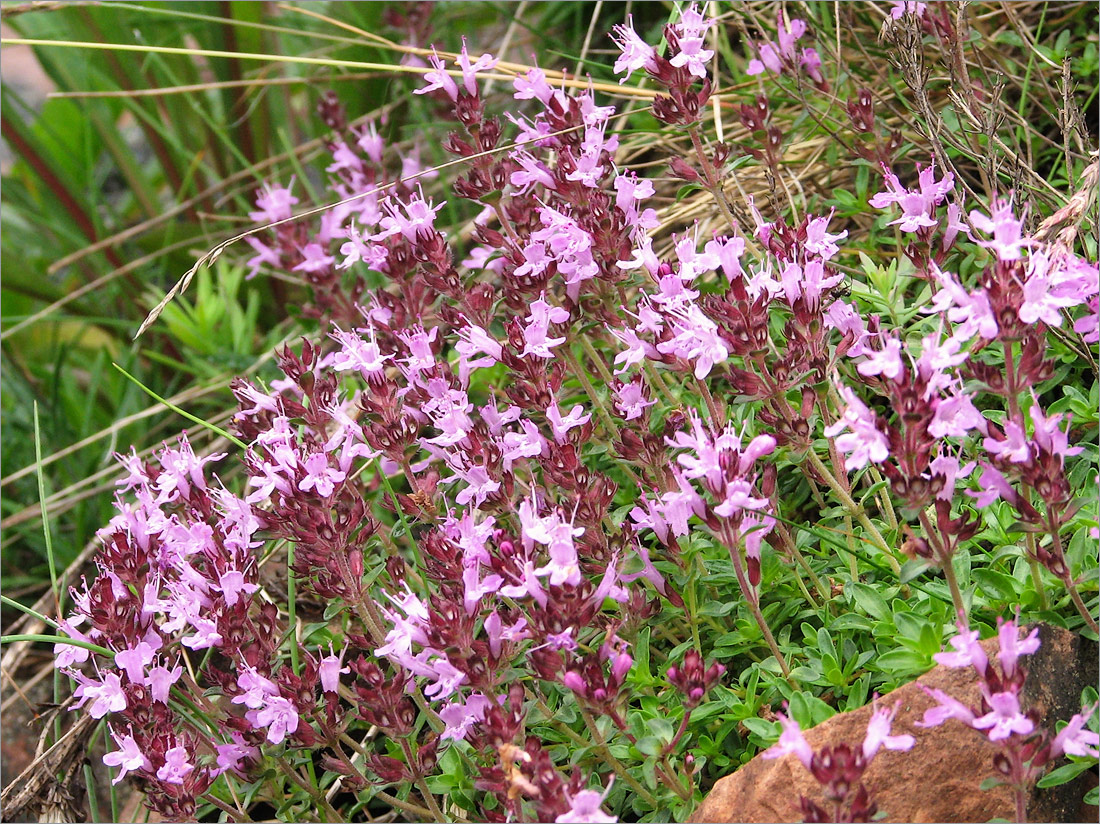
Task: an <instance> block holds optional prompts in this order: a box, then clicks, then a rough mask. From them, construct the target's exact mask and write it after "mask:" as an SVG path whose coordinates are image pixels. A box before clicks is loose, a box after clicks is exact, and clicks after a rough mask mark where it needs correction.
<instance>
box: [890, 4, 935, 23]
mask: <svg viewBox="0 0 1100 824" xmlns="http://www.w3.org/2000/svg"><path fill="white" fill-rule="evenodd" d="M927 9H928V4H927V3H916V2H913V0H897V2H895V3H894V5H893V7H892V8H891V9H890V16H891V17H893V18H894V19H895V20H900V19H901V18H902V17H904V16H905V15H907V14H913V15H916V16H917V17H924V14H925V12H926V11H927Z"/></svg>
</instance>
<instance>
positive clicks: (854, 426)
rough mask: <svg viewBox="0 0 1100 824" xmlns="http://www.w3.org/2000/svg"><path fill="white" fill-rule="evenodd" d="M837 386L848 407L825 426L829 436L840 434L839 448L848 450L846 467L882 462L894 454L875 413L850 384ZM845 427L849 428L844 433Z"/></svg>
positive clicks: (856, 467)
mask: <svg viewBox="0 0 1100 824" xmlns="http://www.w3.org/2000/svg"><path fill="white" fill-rule="evenodd" d="M837 390H838V391H839V392H840V395H841V397H842V398H843V399H844V402H845V404H846V407H845V409H844V414H843V416H841V418H840V420H838V421H837V422H836V423H834V424H833V425H832V426H827V427H825V437H826V438H834V437H836V446H837V449H839V450H840V451H841V452H846V453H848V457H847V458H846V459H845V460H844V468H845V469H846V470H847V471H849V472H851V471H852V470H853V469H862V468H863V467H865V466H867V464H868V463H871V462H874V463H882V462H883V461H885V460H886V459H887V458H888V457H889V456H890V444H889V441H887V440H886V436H885V435H883V434H882V432H881V431H879V429H878V427H877V426H875V414H874V413H873V412H872V411H871V410H870V409H868V408H867V406H866V405H865V404H864V403H863V401H861V400H860V399H859V398H858V397H856V394H855V392H853V391H852V390H851V389H849V388H848V387H847V386H844V385H843V384H841V385H839V386H837ZM845 429H847V430H849V431H848V432H846V433H845V434H843V435H840V433H841V432H843V431H844V430H845ZM838 435H840V436H839V437H837V436H838Z"/></svg>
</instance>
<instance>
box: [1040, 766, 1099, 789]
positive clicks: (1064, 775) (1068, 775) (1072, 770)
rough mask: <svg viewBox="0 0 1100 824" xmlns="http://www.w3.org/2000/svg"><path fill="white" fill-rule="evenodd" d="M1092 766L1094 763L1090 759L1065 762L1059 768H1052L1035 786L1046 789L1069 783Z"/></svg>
mask: <svg viewBox="0 0 1100 824" xmlns="http://www.w3.org/2000/svg"><path fill="white" fill-rule="evenodd" d="M1091 767H1092V763H1091V762H1089V761H1072V762H1070V763H1069V764H1063V765H1062V766H1061V767H1059V768H1058V769H1056V770H1052V771H1051V772H1049V773H1048V774H1047V775H1044V776H1043V777H1042V778H1040V779H1039V780H1038V781H1037V782H1036V784H1035V786H1036V787H1040V788H1042V789H1045V788H1047V787H1058V786H1060V785H1062V784H1068V783H1069V782H1070V781H1072V780H1073V779H1075V778H1076V777H1077V776H1079V775H1080V774H1081V773H1083V772H1085V771H1086V770H1088V769H1090V768H1091Z"/></svg>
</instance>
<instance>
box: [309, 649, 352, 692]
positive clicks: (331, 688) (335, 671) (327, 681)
mask: <svg viewBox="0 0 1100 824" xmlns="http://www.w3.org/2000/svg"><path fill="white" fill-rule="evenodd" d="M346 650H347V647H342V648H341V649H340V654H339V655H336V654H335V653H334V652H333V651H332V642H331V641H329V645H328V652H329V654H328V655H326V656H325V657H324V658H322V659H321V661H320V663H319V664H318V665H317V674H318V675H319V676H320V679H321V689H322V690H323V691H324V692H331V693H335V692H336V691H337V690H338V689H339V688H340V676H341V675H347V674H348V673H349V672H351V669H350V668H348V667H342V668H341V666H340V664H342V663H343V658H344V652H345V651H346Z"/></svg>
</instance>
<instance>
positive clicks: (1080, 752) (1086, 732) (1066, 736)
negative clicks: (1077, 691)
mask: <svg viewBox="0 0 1100 824" xmlns="http://www.w3.org/2000/svg"><path fill="white" fill-rule="evenodd" d="M1094 712H1096V704H1093V705H1092V706H1091V707H1085V709H1084V710H1082V711H1081V712H1079V713H1077V714H1076V715H1075V716H1073V718H1071V719H1069V723H1067V724H1066V726H1064V727H1063V728H1062V729H1061V730H1059V732H1058V734H1057V735H1056V736H1054V741H1053V742H1051V746H1050V750H1051V755H1052V757H1057V756H1059V755H1061V754H1063V753H1064V754H1065V755H1075V756H1077V757H1079V758H1100V736H1098V735H1097V734H1096V733H1094V732H1093V731H1092V730H1090V729H1088V728H1087V727H1086V726H1085V725H1086V724H1087V723H1088V720H1089V718H1091V717H1092V714H1093V713H1094Z"/></svg>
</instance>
